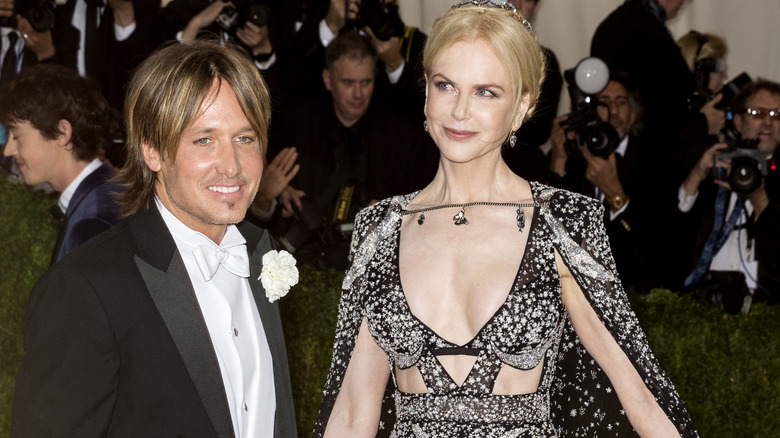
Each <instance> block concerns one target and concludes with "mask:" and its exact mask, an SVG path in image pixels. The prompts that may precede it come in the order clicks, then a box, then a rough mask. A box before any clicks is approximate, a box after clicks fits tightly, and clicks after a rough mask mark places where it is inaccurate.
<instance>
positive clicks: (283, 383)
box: [238, 222, 297, 438]
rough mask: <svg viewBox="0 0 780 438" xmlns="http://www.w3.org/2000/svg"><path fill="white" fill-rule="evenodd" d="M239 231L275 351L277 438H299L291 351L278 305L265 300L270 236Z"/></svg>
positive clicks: (249, 227)
mask: <svg viewBox="0 0 780 438" xmlns="http://www.w3.org/2000/svg"><path fill="white" fill-rule="evenodd" d="M238 228H239V231H241V234H242V235H243V236H244V238H245V239H246V241H247V251H249V272H250V274H249V286H250V287H251V288H252V295H254V298H255V303H256V304H257V310H258V312H259V313H260V321H262V323H263V331H264V332H265V337H266V340H267V341H268V347H269V349H270V350H271V360H272V362H273V371H274V388H275V392H276V423H275V425H274V436H275V437H277V438H282V437H289V436H297V434H296V430H295V415H294V408H293V403H292V387H291V385H290V372H289V369H288V364H287V349H286V347H285V343H284V333H283V331H282V320H281V317H280V315H279V306H278V301H277V302H276V303H271V302H270V301H268V298H267V297H266V296H265V289H264V288H263V284H262V282H261V281H260V279H259V277H260V272H261V271H262V267H263V266H262V261H263V255H265V253H267V252H268V251H270V250H271V249H272V247H271V240H270V238H269V234H268V232H267V231H265V230H260V229H259V228H257V227H254V226H252V225H250V224H247V223H246V222H242V223H241V224H239V225H238Z"/></svg>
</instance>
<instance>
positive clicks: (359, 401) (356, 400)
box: [325, 318, 390, 438]
mask: <svg viewBox="0 0 780 438" xmlns="http://www.w3.org/2000/svg"><path fill="white" fill-rule="evenodd" d="M389 376H390V367H389V365H388V362H387V356H386V355H385V352H384V351H383V350H382V348H381V347H379V345H377V344H376V342H374V339H373V338H372V337H371V333H369V331H368V324H367V323H366V320H365V318H364V319H363V321H362V323H361V324H360V330H359V333H358V336H357V342H356V343H355V349H354V350H353V352H352V358H351V359H350V361H349V366H348V367H347V371H346V373H345V374H344V382H343V383H342V385H341V391H340V392H339V395H338V397H337V398H336V402H335V404H334V406H333V411H332V412H331V414H330V418H329V419H328V425H327V428H326V429H325V437H347V436H348V437H356V438H357V437H374V436H376V432H377V429H378V427H379V416H380V411H381V408H382V396H383V395H384V391H385V386H387V379H388V378H389Z"/></svg>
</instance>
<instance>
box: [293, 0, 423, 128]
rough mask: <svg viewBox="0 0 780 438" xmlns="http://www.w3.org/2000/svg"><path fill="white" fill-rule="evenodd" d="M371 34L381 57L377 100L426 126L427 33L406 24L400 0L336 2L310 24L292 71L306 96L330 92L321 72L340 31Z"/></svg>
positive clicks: (298, 39)
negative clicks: (424, 64) (424, 59)
mask: <svg viewBox="0 0 780 438" xmlns="http://www.w3.org/2000/svg"><path fill="white" fill-rule="evenodd" d="M344 31H356V32H359V33H361V34H365V35H367V36H368V37H369V38H370V40H371V43H372V45H373V46H374V49H375V50H376V52H377V55H378V61H379V64H378V67H377V70H378V71H380V72H382V73H381V74H379V75H377V83H376V92H375V93H374V95H375V96H374V99H375V100H381V101H382V103H383V104H384V105H386V106H390V107H392V109H393V111H396V112H399V113H401V114H404V115H405V116H407V117H409V118H410V119H412V120H413V121H415V122H418V123H420V124H422V122H423V119H424V116H423V105H424V102H425V94H424V92H423V89H422V87H420V85H419V79H420V78H421V77H422V70H421V66H420V65H419V59H420V55H421V53H422V47H423V43H424V41H425V38H426V35H425V33H423V32H422V31H421V30H420V29H418V28H416V27H411V26H406V25H405V24H404V23H403V21H402V20H401V17H400V15H399V12H398V6H397V5H396V1H395V0H330V1H329V4H328V8H327V12H325V14H324V16H322V17H315V19H309V20H308V21H307V22H304V23H303V25H302V27H301V29H300V30H299V31H298V33H297V34H296V35H295V39H294V42H293V45H292V53H291V58H292V60H293V62H292V63H291V69H290V75H292V76H294V77H295V78H296V79H295V80H294V82H295V83H296V84H298V85H297V86H296V90H297V92H298V93H299V94H300V95H301V96H302V97H304V98H305V97H307V96H309V95H311V93H317V92H322V91H326V90H324V89H323V87H322V81H321V80H320V75H319V72H320V71H322V68H323V67H324V64H323V60H324V59H325V49H326V47H327V46H328V44H329V43H330V41H331V40H333V39H334V38H335V37H336V36H337V35H339V33H341V32H344Z"/></svg>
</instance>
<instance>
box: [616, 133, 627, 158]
mask: <svg viewBox="0 0 780 438" xmlns="http://www.w3.org/2000/svg"><path fill="white" fill-rule="evenodd" d="M626 149H628V135H626V136H625V137H623V140H620V143H619V144H618V147H617V149H615V153H616V154H618V155H620V156H621V157H622V156H624V155H626Z"/></svg>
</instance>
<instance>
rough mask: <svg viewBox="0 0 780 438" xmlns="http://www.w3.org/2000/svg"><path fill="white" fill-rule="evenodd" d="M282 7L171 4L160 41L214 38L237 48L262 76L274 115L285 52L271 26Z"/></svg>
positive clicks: (256, 0)
mask: <svg viewBox="0 0 780 438" xmlns="http://www.w3.org/2000/svg"><path fill="white" fill-rule="evenodd" d="M283 7H284V5H282V4H281V2H276V3H274V2H270V1H268V0H235V1H232V2H231V1H221V0H216V1H211V0H173V1H171V2H170V3H168V4H167V5H166V6H165V7H164V8H163V9H162V13H161V17H162V22H163V25H164V26H165V27H166V31H165V32H164V37H165V38H166V39H174V38H175V39H177V40H180V41H193V40H195V39H196V38H199V37H207V38H208V37H213V36H214V35H218V36H219V37H220V38H222V39H224V40H228V41H234V42H236V43H237V44H239V45H241V46H242V47H243V48H244V49H245V50H246V51H247V53H248V54H249V56H251V57H252V60H253V61H254V64H255V67H257V69H258V70H260V74H262V75H263V79H264V80H265V82H266V84H267V85H268V88H269V90H270V92H271V99H272V103H273V108H274V115H276V111H278V110H279V109H280V108H281V107H282V106H283V105H284V103H285V101H286V97H287V91H286V89H287V88H288V87H285V83H286V82H285V81H284V76H285V72H284V65H285V49H284V47H283V46H284V45H283V44H282V41H281V38H278V36H277V32H276V30H277V29H276V25H275V23H274V17H276V16H277V15H281V13H280V12H281V11H280V10H281V8H283Z"/></svg>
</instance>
